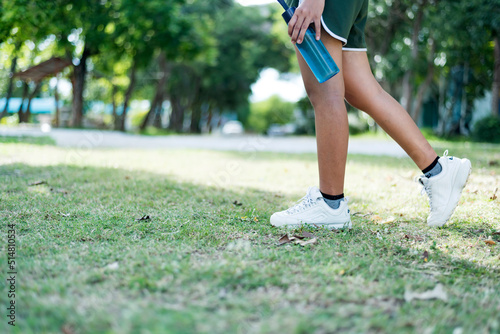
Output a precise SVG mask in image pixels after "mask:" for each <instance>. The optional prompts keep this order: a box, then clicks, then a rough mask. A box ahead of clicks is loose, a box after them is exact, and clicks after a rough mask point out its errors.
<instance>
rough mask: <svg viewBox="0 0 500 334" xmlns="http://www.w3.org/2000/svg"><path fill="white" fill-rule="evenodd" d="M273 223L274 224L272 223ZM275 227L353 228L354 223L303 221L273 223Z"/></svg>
mask: <svg viewBox="0 0 500 334" xmlns="http://www.w3.org/2000/svg"><path fill="white" fill-rule="evenodd" d="M271 225H272V224H271ZM273 226H274V227H286V228H288V229H296V228H300V227H303V226H312V227H317V228H326V229H329V230H343V229H349V230H350V229H352V223H351V221H350V220H349V221H348V222H345V223H333V224H308V223H302V224H287V225H282V226H276V225H273Z"/></svg>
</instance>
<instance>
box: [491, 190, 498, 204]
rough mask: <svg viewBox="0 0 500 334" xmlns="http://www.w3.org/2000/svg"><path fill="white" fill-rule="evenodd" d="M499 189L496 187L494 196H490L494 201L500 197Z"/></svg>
mask: <svg viewBox="0 0 500 334" xmlns="http://www.w3.org/2000/svg"><path fill="white" fill-rule="evenodd" d="M497 191H498V188H495V191H494V192H493V196H491V197H490V199H491V200H492V201H494V200H496V199H497V198H498V197H497Z"/></svg>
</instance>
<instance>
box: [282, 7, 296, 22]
mask: <svg viewBox="0 0 500 334" xmlns="http://www.w3.org/2000/svg"><path fill="white" fill-rule="evenodd" d="M293 13H295V7H289V8H288V9H287V10H286V11H285V12H284V13H283V14H281V16H283V19H284V20H285V22H286V24H288V22H290V20H291V19H292V16H293Z"/></svg>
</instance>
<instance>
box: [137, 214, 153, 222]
mask: <svg viewBox="0 0 500 334" xmlns="http://www.w3.org/2000/svg"><path fill="white" fill-rule="evenodd" d="M149 219H151V217H149V216H146V215H144V216H142V217H141V218H137V219H136V220H137V221H140V220H149Z"/></svg>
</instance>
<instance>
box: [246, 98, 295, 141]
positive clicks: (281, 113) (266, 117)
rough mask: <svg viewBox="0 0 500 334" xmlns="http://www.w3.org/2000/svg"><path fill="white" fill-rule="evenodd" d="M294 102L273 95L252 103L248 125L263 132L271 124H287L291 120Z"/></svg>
mask: <svg viewBox="0 0 500 334" xmlns="http://www.w3.org/2000/svg"><path fill="white" fill-rule="evenodd" d="M293 110H294V104H293V103H290V102H286V101H283V100H282V99H281V98H280V97H279V96H277V95H274V96H271V97H270V98H269V99H267V100H265V101H261V102H255V103H252V104H251V106H250V115H249V116H248V126H249V127H250V128H251V129H252V130H254V131H257V132H260V133H264V132H266V131H267V129H268V128H269V126H270V125H271V124H287V123H290V122H291V121H293Z"/></svg>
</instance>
